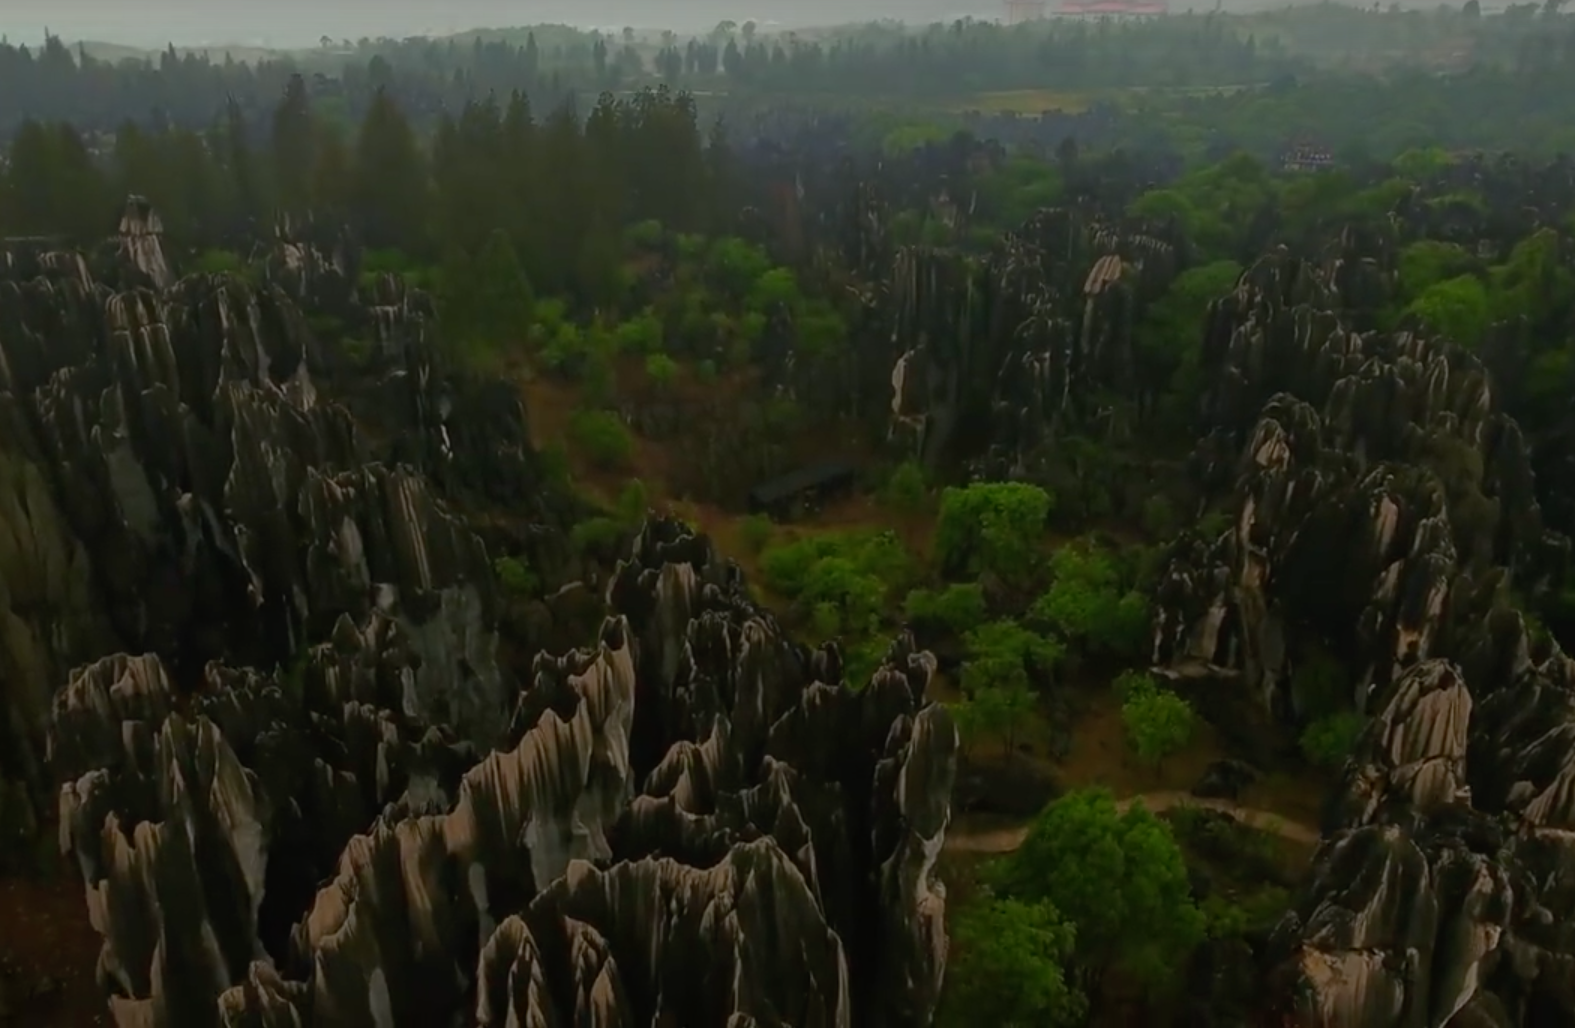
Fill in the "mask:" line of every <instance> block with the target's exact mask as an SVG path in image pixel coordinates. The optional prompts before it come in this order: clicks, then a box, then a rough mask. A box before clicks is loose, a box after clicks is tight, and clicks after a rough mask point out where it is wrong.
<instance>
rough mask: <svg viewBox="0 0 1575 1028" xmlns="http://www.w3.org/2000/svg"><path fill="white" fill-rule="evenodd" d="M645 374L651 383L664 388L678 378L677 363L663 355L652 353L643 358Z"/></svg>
mask: <svg viewBox="0 0 1575 1028" xmlns="http://www.w3.org/2000/svg"><path fill="white" fill-rule="evenodd" d="M645 373H646V375H647V376H649V377H650V379H651V381H652V382H654V383H656V384H657V385H658V386H660V387H662V388H666V387H667V386H670V385H672V384H673V381H674V380H675V379H677V378H678V362H677V361H675V360H673V359H672V358H671V357H669V356H667V354H665V353H653V354H651V355H650V356H649V357H647V358H645Z"/></svg>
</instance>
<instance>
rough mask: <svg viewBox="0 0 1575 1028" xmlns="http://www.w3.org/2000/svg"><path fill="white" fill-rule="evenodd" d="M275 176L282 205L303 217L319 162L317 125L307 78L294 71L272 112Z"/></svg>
mask: <svg viewBox="0 0 1575 1028" xmlns="http://www.w3.org/2000/svg"><path fill="white" fill-rule="evenodd" d="M272 151H273V177H274V183H275V186H276V187H277V190H278V196H279V208H280V210H282V211H284V212H285V213H287V214H289V215H291V216H292V217H297V218H298V217H300V216H302V215H304V214H306V213H307V212H308V211H310V210H311V208H312V178H313V172H314V170H315V168H316V166H317V127H316V125H314V124H313V121H312V102H311V99H310V98H309V97H308V96H307V94H306V81H305V80H304V79H302V78H301V76H300V75H299V74H296V75H291V76H290V81H289V82H288V84H286V85H285V87H284V96H283V98H282V99H280V101H279V105H278V106H277V107H276V108H274V112H273V147H272Z"/></svg>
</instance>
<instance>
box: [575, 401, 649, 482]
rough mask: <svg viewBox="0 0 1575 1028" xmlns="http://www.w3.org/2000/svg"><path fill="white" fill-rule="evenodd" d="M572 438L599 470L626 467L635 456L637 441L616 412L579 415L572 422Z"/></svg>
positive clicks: (594, 412) (589, 412) (593, 411)
mask: <svg viewBox="0 0 1575 1028" xmlns="http://www.w3.org/2000/svg"><path fill="white" fill-rule="evenodd" d="M569 436H570V437H571V438H572V439H573V440H574V443H575V445H576V446H578V447H579V448H580V449H582V450H583V451H584V452H585V454H586V456H587V457H588V458H589V459H590V461H591V462H592V463H593V464H595V465H596V466H597V467H599V468H604V469H608V470H612V469H618V468H625V467H627V466H628V464H629V459H630V458H631V457H632V456H633V455H634V440H633V439H632V438H630V436H629V430H628V429H627V428H625V427H624V424H623V421H622V420H621V419H620V418H619V417H618V415H616V414H614V413H613V412H612V411H605V410H588V411H580V412H578V413H576V414H575V415H574V417H573V418H571V419H570V421H569Z"/></svg>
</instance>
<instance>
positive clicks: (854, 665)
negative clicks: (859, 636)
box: [842, 635, 892, 689]
mask: <svg viewBox="0 0 1575 1028" xmlns="http://www.w3.org/2000/svg"><path fill="white" fill-rule="evenodd" d="M891 643H892V640H891V637H890V636H885V635H872V636H870V637H869V638H867V639H863V640H860V641H859V642H856V643H854V644H853V645H851V646H844V647H843V649H842V679H843V681H845V682H847V684H848V688H850V689H862V688H864V687H865V686H866V685H868V684H869V681H870V678H871V677H872V676H873V675H874V674H875V670H876V668H879V667H880V666H881V663H882V662H883V661H884V660H885V659H886V654H887V653H888V652H890V651H891Z"/></svg>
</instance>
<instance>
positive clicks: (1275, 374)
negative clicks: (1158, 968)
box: [1154, 239, 1575, 1028]
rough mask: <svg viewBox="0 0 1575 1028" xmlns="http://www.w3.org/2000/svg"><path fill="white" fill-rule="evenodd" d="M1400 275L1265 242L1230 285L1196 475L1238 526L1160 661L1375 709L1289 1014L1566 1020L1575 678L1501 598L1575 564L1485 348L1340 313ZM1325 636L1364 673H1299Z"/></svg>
mask: <svg viewBox="0 0 1575 1028" xmlns="http://www.w3.org/2000/svg"><path fill="white" fill-rule="evenodd" d="M1345 243H1346V244H1347V246H1348V247H1351V246H1354V245H1355V243H1354V241H1353V240H1350V239H1347V240H1346V241H1345ZM1383 274H1384V271H1383V267H1382V261H1381V260H1380V259H1377V258H1372V257H1362V256H1360V255H1357V254H1353V253H1351V252H1349V251H1348V252H1347V253H1346V254H1345V255H1344V256H1343V257H1340V258H1337V259H1335V260H1333V261H1331V262H1329V263H1326V264H1323V265H1320V264H1317V263H1315V262H1306V261H1298V260H1294V259H1292V258H1289V257H1287V256H1285V255H1271V256H1269V257H1266V258H1264V259H1263V260H1262V261H1260V262H1259V264H1258V265H1256V266H1254V267H1253V268H1251V269H1249V270H1248V272H1247V273H1245V274H1244V275H1243V277H1242V279H1241V281H1240V282H1239V284H1238V286H1237V288H1236V290H1235V291H1234V292H1233V293H1231V294H1230V295H1227V296H1226V297H1224V298H1222V299H1221V300H1219V301H1218V302H1217V303H1216V304H1215V305H1214V308H1213V310H1212V311H1211V313H1210V318H1209V326H1208V334H1207V336H1206V346H1205V361H1206V362H1207V363H1208V364H1209V366H1210V368H1211V369H1212V375H1213V378H1212V381H1213V382H1214V383H1215V385H1214V387H1213V389H1212V390H1211V391H1210V393H1209V395H1208V397H1207V403H1208V407H1209V409H1208V412H1207V414H1208V417H1207V422H1208V424H1209V425H1210V426H1211V434H1210V435H1209V436H1208V437H1207V438H1205V439H1204V440H1203V441H1202V443H1201V444H1200V446H1199V449H1198V452H1197V458H1196V470H1197V474H1198V476H1199V478H1200V480H1201V481H1203V482H1205V483H1206V484H1207V487H1208V488H1213V489H1220V488H1222V487H1223V488H1224V489H1226V490H1228V491H1229V496H1230V501H1229V511H1230V523H1229V524H1227V526H1226V527H1225V529H1224V531H1223V532H1221V533H1220V534H1219V535H1218V536H1217V537H1211V536H1210V535H1207V534H1203V533H1198V532H1194V533H1191V534H1190V535H1188V536H1184V537H1183V539H1182V540H1181V541H1180V542H1178V544H1177V546H1176V549H1175V551H1174V553H1173V554H1172V559H1171V563H1170V567H1169V570H1168V571H1167V572H1166V574H1165V575H1164V576H1163V578H1162V581H1161V585H1160V587H1159V596H1158V601H1159V602H1158V610H1157V615H1156V620H1155V637H1154V641H1155V649H1154V658H1155V661H1156V664H1157V665H1158V666H1159V667H1160V668H1161V669H1163V670H1164V671H1165V672H1166V673H1167V674H1169V675H1170V676H1171V677H1172V678H1173V679H1174V680H1177V681H1178V682H1186V681H1188V680H1192V682H1193V683H1194V688H1195V690H1196V691H1198V692H1200V693H1201V692H1212V693H1213V694H1214V695H1215V696H1218V695H1219V694H1220V693H1221V692H1227V693H1229V694H1231V695H1234V696H1236V697H1237V698H1238V699H1245V700H1246V701H1248V702H1251V703H1253V704H1255V705H1257V706H1259V707H1262V708H1264V709H1266V710H1268V711H1269V712H1270V713H1271V714H1272V715H1273V716H1275V717H1277V718H1279V719H1281V720H1283V721H1284V722H1286V723H1288V724H1291V725H1304V724H1306V723H1307V721H1308V720H1309V719H1310V718H1311V717H1313V716H1314V713H1315V711H1317V710H1319V709H1325V710H1326V709H1328V707H1329V704H1330V702H1331V700H1332V701H1333V702H1335V703H1336V704H1337V705H1338V706H1342V707H1344V708H1345V709H1354V710H1355V711H1357V712H1359V713H1365V714H1366V715H1367V724H1366V728H1365V730H1364V733H1363V735H1362V736H1361V738H1360V740H1359V741H1358V743H1357V745H1356V749H1355V752H1354V753H1353V754H1352V756H1351V757H1350V759H1349V761H1348V762H1347V764H1346V767H1345V770H1344V773H1343V778H1342V784H1341V786H1340V787H1339V789H1338V790H1337V792H1336V795H1335V796H1334V797H1333V798H1332V799H1331V801H1330V804H1329V809H1328V816H1327V819H1326V824H1325V826H1324V828H1325V838H1324V843H1323V845H1322V847H1321V848H1320V850H1319V853H1318V856H1317V858H1316V860H1315V863H1314V869H1313V873H1312V876H1311V878H1310V880H1309V882H1308V884H1307V885H1306V887H1305V888H1304V890H1303V893H1302V895H1301V898H1300V899H1299V901H1298V902H1297V905H1296V907H1295V909H1294V910H1293V912H1292V913H1291V914H1290V915H1289V916H1288V917H1287V918H1286V919H1285V921H1284V922H1283V923H1282V924H1281V925H1280V927H1279V929H1278V930H1277V932H1276V938H1275V952H1276V953H1277V954H1278V971H1277V972H1276V977H1275V988H1274V990H1273V991H1274V993H1275V995H1276V996H1277V998H1278V1002H1279V1003H1280V1004H1281V1006H1282V1008H1283V1011H1284V1013H1285V1014H1286V1016H1287V1017H1289V1018H1290V1019H1291V1020H1290V1021H1289V1023H1294V1024H1301V1025H1307V1026H1317V1028H1335V1026H1340V1028H1347V1026H1350V1028H1411V1026H1417V1028H1422V1026H1427V1028H1434V1026H1444V1025H1450V1026H1454V1028H1466V1026H1479V1025H1480V1026H1493V1028H1499V1026H1503V1028H1510V1026H1529V1025H1538V1024H1561V1023H1567V1022H1569V1021H1571V1020H1572V1019H1575V935H1572V934H1571V932H1570V930H1569V928H1568V927H1567V924H1568V921H1569V919H1568V917H1567V916H1565V915H1564V914H1561V912H1567V911H1569V910H1575V756H1572V754H1575V748H1572V743H1575V721H1572V717H1575V691H1572V682H1575V676H1572V672H1571V668H1572V665H1571V662H1570V660H1569V659H1568V658H1567V657H1565V656H1564V655H1563V654H1562V653H1561V652H1559V651H1558V649H1557V647H1556V646H1554V645H1553V644H1551V643H1550V642H1549V641H1547V640H1546V639H1545V638H1542V639H1540V640H1536V639H1534V637H1533V635H1532V633H1530V632H1529V631H1528V630H1527V628H1526V626H1525V624H1524V622H1523V620H1522V617H1521V615H1520V614H1518V613H1517V612H1515V611H1514V610H1513V608H1512V607H1511V605H1510V603H1511V599H1512V592H1511V590H1512V589H1513V590H1519V591H1524V592H1526V593H1530V592H1534V591H1536V590H1539V589H1543V588H1549V587H1556V586H1558V585H1560V584H1561V583H1562V580H1563V576H1564V574H1565V567H1566V565H1567V563H1568V552H1569V543H1568V540H1567V538H1566V537H1565V536H1563V535H1562V534H1560V533H1559V532H1556V531H1553V530H1552V529H1551V528H1550V527H1549V526H1547V525H1545V524H1544V519H1543V516H1542V509H1541V504H1540V502H1539V497H1538V492H1537V487H1536V482H1535V478H1534V475H1533V473H1532V470H1531V465H1530V460H1529V457H1528V448H1527V445H1526V443H1525V441H1524V440H1523V438H1522V436H1521V433H1520V429H1519V427H1518V426H1517V425H1516V424H1515V422H1514V421H1513V419H1511V418H1509V417H1508V416H1506V415H1505V414H1503V413H1502V412H1501V411H1499V410H1498V409H1497V407H1496V404H1495V401H1494V397H1493V394H1492V389H1491V385H1490V378H1489V375H1488V374H1487V372H1486V370H1485V369H1484V368H1483V367H1482V365H1481V364H1480V363H1479V362H1478V361H1476V360H1475V358H1473V357H1471V356H1470V355H1468V354H1465V353H1462V352H1460V351H1457V350H1454V349H1452V348H1449V347H1445V346H1441V345H1437V344H1434V343H1432V342H1430V341H1428V340H1425V339H1422V338H1419V337H1417V336H1415V335H1411V334H1408V333H1397V334H1393V335H1386V334H1382V333H1376V332H1367V331H1358V330H1356V329H1354V328H1352V327H1350V324H1349V322H1348V320H1347V317H1346V315H1345V314H1342V313H1337V312H1338V311H1345V312H1349V311H1351V310H1354V309H1359V308H1360V307H1361V306H1362V305H1363V303H1364V301H1363V300H1362V296H1363V295H1365V294H1366V293H1367V292H1374V291H1381V289H1382V285H1381V281H1380V280H1381V278H1382V276H1383ZM1331 554H1339V555H1340V559H1339V560H1338V561H1331V560H1330V555H1331ZM1309 640H1325V641H1328V643H1327V644H1329V645H1333V646H1337V647H1338V648H1339V650H1340V652H1341V653H1342V654H1345V655H1348V656H1349V657H1350V658H1351V660H1350V663H1351V666H1352V668H1353V670H1354V672H1355V674H1354V676H1353V680H1352V682H1351V684H1350V690H1351V694H1350V695H1348V696H1341V697H1333V698H1331V697H1328V696H1319V695H1314V694H1312V693H1310V692H1308V690H1309V689H1312V688H1313V687H1314V684H1315V683H1314V684H1308V681H1307V680H1306V679H1305V678H1304V676H1300V675H1298V674H1297V671H1298V669H1299V668H1300V667H1301V666H1302V665H1303V664H1304V663H1306V662H1309V661H1311V660H1313V659H1314V657H1315V654H1314V653H1313V652H1310V650H1309V646H1308V642H1309ZM1198 681H1204V682H1207V683H1208V684H1207V685H1206V686H1204V687H1203V688H1202V689H1196V685H1195V683H1196V682H1198Z"/></svg>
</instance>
